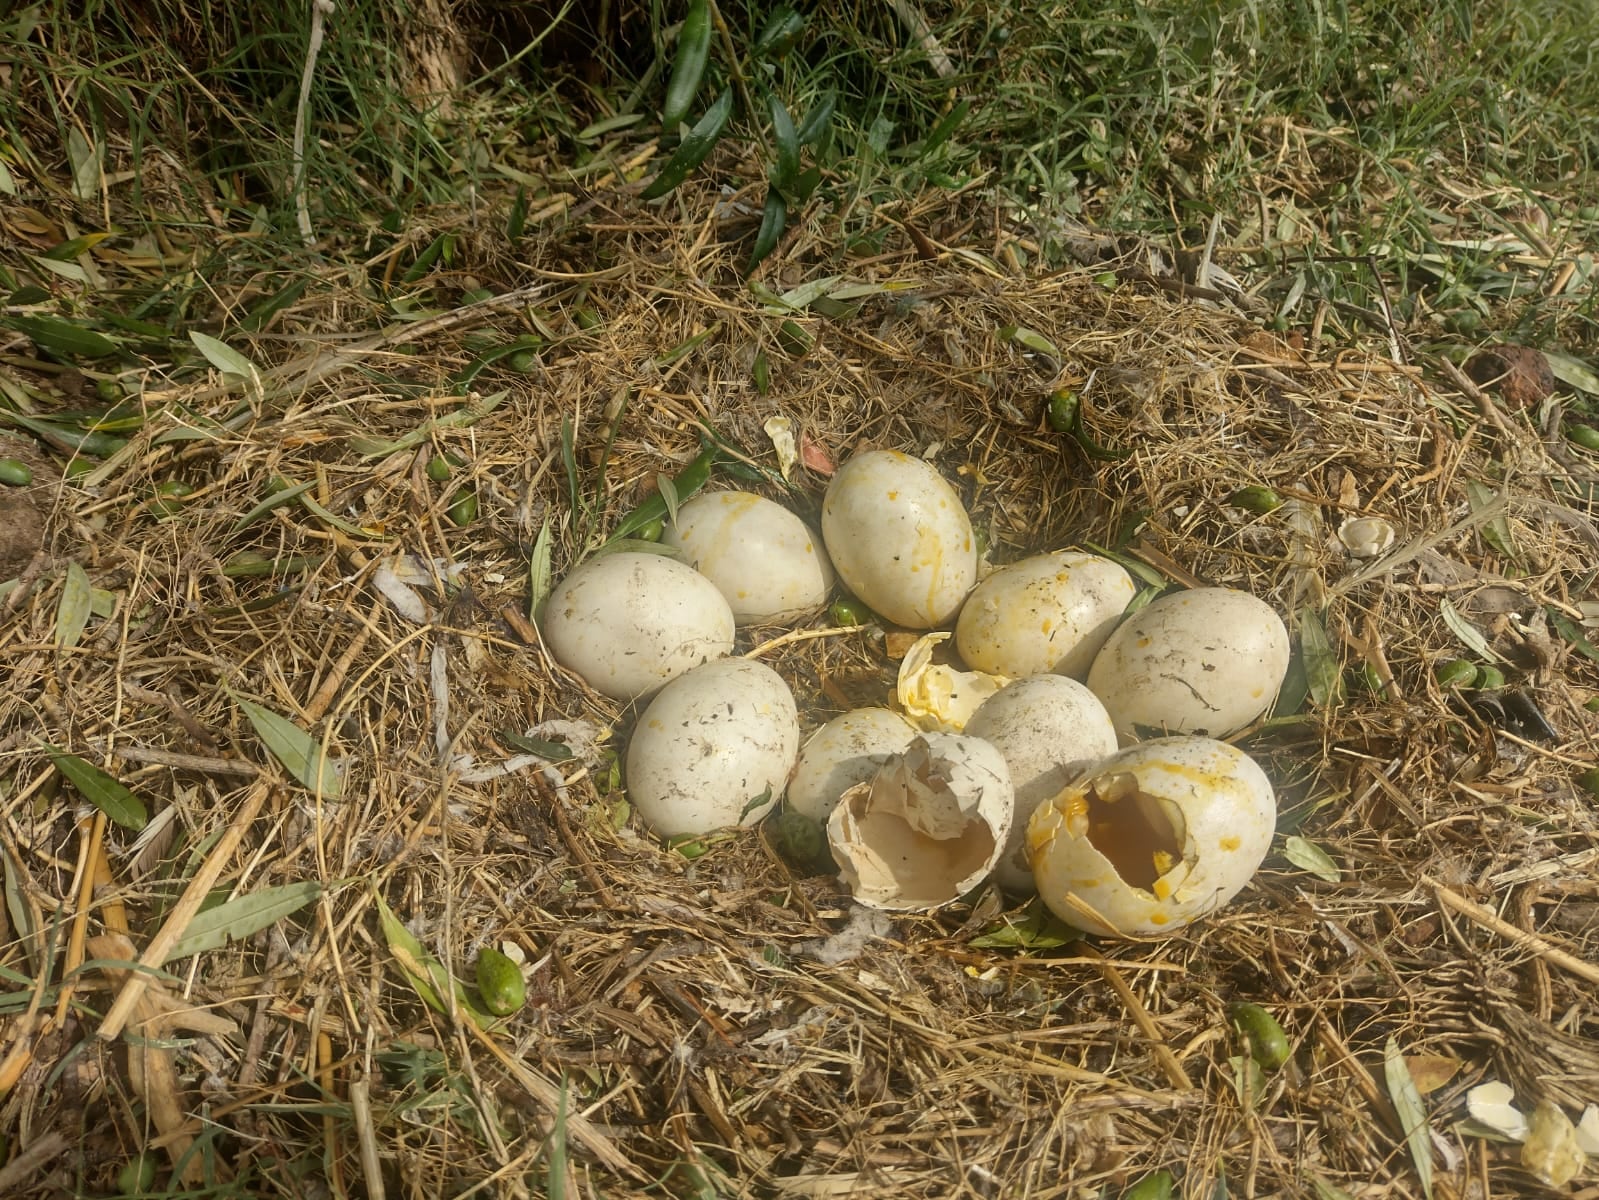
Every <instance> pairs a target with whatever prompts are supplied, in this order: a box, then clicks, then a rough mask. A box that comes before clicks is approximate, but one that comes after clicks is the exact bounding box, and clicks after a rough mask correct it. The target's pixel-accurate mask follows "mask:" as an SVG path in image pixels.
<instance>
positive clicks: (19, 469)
mask: <svg viewBox="0 0 1599 1200" xmlns="http://www.w3.org/2000/svg"><path fill="white" fill-rule="evenodd" d="M32 482H33V468H32V467H30V466H29V465H28V464H27V463H25V462H23V461H22V460H21V459H20V458H0V483H6V484H10V485H11V486H12V487H27V486H28V485H29V484H30V483H32Z"/></svg>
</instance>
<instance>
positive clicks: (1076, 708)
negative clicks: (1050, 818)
mask: <svg viewBox="0 0 1599 1200" xmlns="http://www.w3.org/2000/svg"><path fill="white" fill-rule="evenodd" d="M966 732H967V733H969V734H970V735H971V736H972V737H976V738H981V739H983V740H984V741H985V742H988V743H989V744H991V745H992V746H994V747H995V748H996V749H997V750H998V751H999V752H1000V753H1001V754H1002V755H1004V756H1005V765H1006V766H1007V767H1008V768H1009V769H1010V781H1011V786H1012V787H1013V788H1014V789H1015V790H1016V814H1015V818H1014V820H1013V821H1012V822H1011V831H1010V837H1009V838H1008V839H1007V840H1006V842H1005V852H1004V853H1003V854H1002V855H1001V856H1000V860H999V864H998V866H996V867H995V868H994V881H995V882H996V883H998V884H999V885H1000V887H1002V888H1004V889H1005V890H1006V891H1007V892H1011V893H1012V894H1014V895H1019V896H1025V895H1028V894H1030V893H1031V892H1032V891H1033V890H1034V889H1033V870H1032V868H1031V867H1030V866H1028V863H1027V848H1026V845H1025V840H1026V838H1025V835H1026V832H1027V819H1028V818H1029V817H1031V816H1032V815H1033V810H1034V809H1036V808H1037V807H1038V806H1039V805H1040V804H1042V803H1043V802H1044V801H1045V800H1048V799H1049V798H1050V797H1051V796H1054V795H1056V794H1058V793H1059V792H1060V790H1061V789H1062V788H1064V787H1065V786H1066V784H1067V783H1068V781H1070V780H1071V779H1073V778H1074V777H1076V776H1077V775H1078V774H1079V773H1080V772H1081V771H1083V770H1084V769H1086V768H1087V767H1090V766H1092V765H1093V764H1094V763H1096V762H1098V761H1099V760H1100V759H1103V758H1106V757H1108V756H1109V755H1112V754H1114V753H1116V729H1115V727H1114V726H1113V725H1112V724H1111V723H1110V714H1109V713H1107V712H1106V711H1105V706H1104V705H1103V704H1101V703H1100V702H1099V698H1098V697H1097V696H1095V695H1094V693H1093V692H1091V691H1089V690H1088V689H1087V688H1086V687H1084V686H1083V685H1082V684H1080V683H1078V682H1077V681H1076V680H1075V679H1068V678H1067V677H1066V676H1064V675H1034V676H1032V677H1031V678H1030V679H1018V680H1017V681H1016V682H1015V683H1013V684H1010V685H1009V686H1008V687H1004V688H1001V689H1000V690H999V691H998V692H996V693H995V694H994V695H993V696H992V697H990V698H989V699H988V700H985V701H984V702H983V704H982V706H981V707H979V708H978V710H977V711H976V712H975V713H974V714H972V718H971V720H970V721H968V722H967V723H966Z"/></svg>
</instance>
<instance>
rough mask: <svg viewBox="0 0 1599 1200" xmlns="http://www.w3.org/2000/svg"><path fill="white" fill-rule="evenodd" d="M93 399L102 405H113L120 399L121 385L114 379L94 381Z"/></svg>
mask: <svg viewBox="0 0 1599 1200" xmlns="http://www.w3.org/2000/svg"><path fill="white" fill-rule="evenodd" d="M94 398H95V399H96V400H98V401H100V403H102V404H115V403H116V402H117V401H118V400H120V399H122V385H121V384H120V383H118V382H117V381H116V380H115V379H96V380H95V381H94Z"/></svg>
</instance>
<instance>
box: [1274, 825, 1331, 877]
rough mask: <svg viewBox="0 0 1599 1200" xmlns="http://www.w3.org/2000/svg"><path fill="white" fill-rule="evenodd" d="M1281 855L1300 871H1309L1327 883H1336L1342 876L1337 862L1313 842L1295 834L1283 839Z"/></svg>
mask: <svg viewBox="0 0 1599 1200" xmlns="http://www.w3.org/2000/svg"><path fill="white" fill-rule="evenodd" d="M1283 857H1284V858H1286V859H1287V860H1288V861H1289V862H1291V863H1293V864H1294V866H1296V867H1298V868H1299V869H1300V870H1301V871H1309V872H1310V873H1311V874H1312V875H1314V876H1315V877H1316V878H1317V879H1321V880H1325V881H1326V882H1327V883H1337V882H1338V881H1339V880H1340V879H1342V878H1343V872H1342V871H1340V870H1339V869H1338V864H1337V863H1336V862H1334V861H1333V857H1332V855H1330V854H1328V853H1327V852H1326V851H1325V850H1323V849H1322V848H1321V847H1320V846H1318V845H1316V843H1315V842H1312V841H1308V840H1306V839H1305V838H1302V837H1299V836H1298V835H1297V834H1295V835H1290V836H1289V837H1287V838H1284V839H1283Z"/></svg>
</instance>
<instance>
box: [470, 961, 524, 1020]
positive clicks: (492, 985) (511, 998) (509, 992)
mask: <svg viewBox="0 0 1599 1200" xmlns="http://www.w3.org/2000/svg"><path fill="white" fill-rule="evenodd" d="M477 990H478V994H479V995H481V996H482V997H483V1007H484V1008H486V1009H488V1010H489V1011H490V1012H491V1013H493V1014H494V1015H495V1016H497V1017H508V1016H510V1015H511V1014H512V1013H514V1012H516V1011H517V1010H518V1009H519V1008H521V1007H522V1006H523V1005H524V1004H526V1003H527V982H526V981H525V980H524V979H523V978H522V968H521V967H519V966H517V965H516V963H515V962H514V961H512V959H511V958H510V957H509V956H507V955H505V954H502V953H500V951H498V950H496V949H495V948H494V947H493V946H485V947H483V949H482V950H480V951H479V952H478V956H477Z"/></svg>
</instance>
